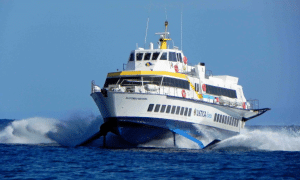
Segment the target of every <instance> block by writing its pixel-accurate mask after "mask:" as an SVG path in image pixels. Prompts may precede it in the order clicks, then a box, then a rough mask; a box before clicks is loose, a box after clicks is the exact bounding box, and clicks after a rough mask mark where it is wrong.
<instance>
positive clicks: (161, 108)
mask: <svg viewBox="0 0 300 180" xmlns="http://www.w3.org/2000/svg"><path fill="white" fill-rule="evenodd" d="M153 109H154V112H161V113H171V114H177V115H184V116H191V114H192V108H187V107H181V106H171V105H160V104H156V105H155V106H154V104H149V106H148V110H147V111H148V112H152V111H153Z"/></svg>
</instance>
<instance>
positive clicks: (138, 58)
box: [136, 53, 144, 61]
mask: <svg viewBox="0 0 300 180" xmlns="http://www.w3.org/2000/svg"><path fill="white" fill-rule="evenodd" d="M143 55H144V53H136V60H137V61H141V60H142V59H143Z"/></svg>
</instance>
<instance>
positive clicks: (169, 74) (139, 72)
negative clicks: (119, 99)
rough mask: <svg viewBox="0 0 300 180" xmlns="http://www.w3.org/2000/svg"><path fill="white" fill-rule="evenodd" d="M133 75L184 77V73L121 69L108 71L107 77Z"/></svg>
mask: <svg viewBox="0 0 300 180" xmlns="http://www.w3.org/2000/svg"><path fill="white" fill-rule="evenodd" d="M134 75H159V76H173V77H178V78H182V79H186V75H185V74H180V73H173V72H167V71H121V72H112V73H108V74H107V77H115V76H134Z"/></svg>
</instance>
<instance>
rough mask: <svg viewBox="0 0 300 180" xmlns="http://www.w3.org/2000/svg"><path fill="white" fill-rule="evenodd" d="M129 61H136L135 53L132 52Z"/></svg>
mask: <svg viewBox="0 0 300 180" xmlns="http://www.w3.org/2000/svg"><path fill="white" fill-rule="evenodd" d="M129 61H134V53H130V56H129Z"/></svg>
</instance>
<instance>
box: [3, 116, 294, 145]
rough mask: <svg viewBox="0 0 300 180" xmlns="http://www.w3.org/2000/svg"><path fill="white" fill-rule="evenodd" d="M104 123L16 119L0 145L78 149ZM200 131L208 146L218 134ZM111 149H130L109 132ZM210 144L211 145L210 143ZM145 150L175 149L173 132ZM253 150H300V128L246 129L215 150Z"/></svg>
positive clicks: (183, 141) (95, 120)
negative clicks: (71, 147) (60, 146)
mask: <svg viewBox="0 0 300 180" xmlns="http://www.w3.org/2000/svg"><path fill="white" fill-rule="evenodd" d="M102 123H103V120H102V119H101V118H99V117H98V118H96V117H94V116H93V115H89V116H82V115H80V114H73V115H72V116H70V117H69V118H68V119H65V120H57V119H52V118H42V117H33V118H28V119H22V120H16V121H13V122H12V123H10V124H9V125H8V126H6V127H5V128H4V129H3V130H2V131H0V143H16V144H45V143H58V144H60V145H63V146H76V145H78V144H80V143H81V142H84V141H85V140H87V139H88V138H89V137H91V136H92V135H93V134H95V133H96V132H98V131H99V127H100V125H101V124H102ZM195 127H196V128H197V129H198V131H199V132H205V133H204V134H206V137H202V142H203V144H204V145H206V144H207V143H209V142H211V141H212V140H214V139H215V138H216V137H215V136H216V132H211V131H208V130H207V129H205V128H203V127H202V126H199V127H198V126H195ZM106 138H107V139H106V144H107V146H108V147H126V145H125V143H124V141H123V140H122V139H120V138H119V137H117V136H116V135H114V134H112V133H109V134H108V136H107V137H106ZM206 141H207V142H206ZM102 142H103V138H102V137H101V138H100V139H99V140H98V141H95V142H94V143H92V144H94V145H95V146H102V145H103V144H102ZM140 146H141V147H159V148H163V147H165V148H172V147H174V139H173V135H172V133H170V134H169V135H167V136H166V137H164V138H161V139H156V140H153V141H151V142H148V143H146V144H143V145H140ZM176 147H177V148H188V149H199V147H198V145H197V144H196V143H195V142H193V141H191V140H189V139H187V138H184V137H182V136H180V135H176ZM239 148H242V149H250V150H257V149H258V150H268V151H300V127H294V128H293V127H292V126H287V127H263V128H262V127H259V128H251V129H244V130H243V131H242V132H241V134H240V135H237V136H234V137H231V138H228V139H225V140H223V141H221V142H220V143H218V144H217V145H216V146H215V147H214V148H213V149H216V150H218V149H233V150H234V149H239Z"/></svg>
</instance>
